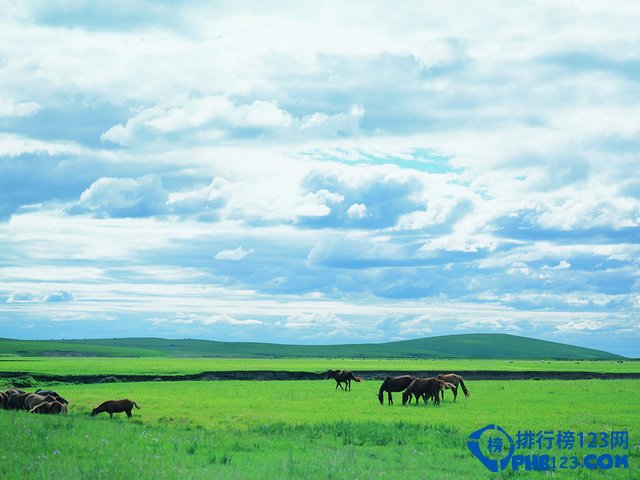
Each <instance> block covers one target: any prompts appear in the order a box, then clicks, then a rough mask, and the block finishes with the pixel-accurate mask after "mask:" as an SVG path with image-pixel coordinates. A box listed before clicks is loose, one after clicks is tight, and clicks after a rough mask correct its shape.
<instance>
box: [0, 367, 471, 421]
mask: <svg viewBox="0 0 640 480" xmlns="http://www.w3.org/2000/svg"><path fill="white" fill-rule="evenodd" d="M326 373H327V379H330V378H333V379H334V380H335V381H336V390H337V389H338V387H339V388H340V389H342V390H344V391H350V390H351V381H352V380H353V381H355V382H361V381H362V378H360V377H358V376H356V375H354V373H353V372H352V371H351V370H327V372H326ZM342 384H344V387H343V386H342ZM458 387H460V388H462V391H463V393H464V396H465V397H467V398H469V390H468V389H467V387H466V385H465V384H464V380H463V378H462V377H461V376H460V375H456V374H455V373H449V374H446V375H442V374H441V375H438V376H437V377H435V378H416V377H414V376H412V375H399V376H397V377H387V378H385V379H384V382H382V385H381V386H380V390H379V391H378V400H379V401H380V404H381V405H384V393H385V392H386V393H387V399H388V402H389V405H392V404H393V397H392V395H391V394H392V393H393V392H402V404H403V405H405V404H406V403H407V402H408V403H411V401H412V399H413V398H415V400H416V405H417V404H418V403H419V401H420V398H422V399H423V400H424V403H425V404H427V403H428V402H429V399H431V400H432V401H433V403H434V405H440V399H441V398H442V400H444V391H445V390H451V391H452V392H453V401H454V402H455V401H456V397H457V396H458ZM68 404H69V402H68V401H67V400H66V399H64V398H62V397H61V396H60V395H58V394H57V393H56V392H54V391H53V390H37V391H35V392H34V393H28V392H25V391H23V390H20V389H17V388H10V389H8V390H5V391H4V392H0V407H1V408H2V409H4V410H28V411H29V412H30V413H48V414H60V413H67V405H68ZM134 407H135V408H138V409H139V408H140V407H139V406H138V404H137V403H136V402H134V401H133V400H129V399H126V398H125V399H122V400H107V401H106V402H103V403H101V404H100V405H98V406H97V407H96V408H94V409H93V410H92V411H91V416H94V415H97V414H99V413H102V412H106V413H108V414H109V417H112V416H113V414H114V413H121V412H124V413H125V414H126V415H127V417H131V410H132V409H133V408H134Z"/></svg>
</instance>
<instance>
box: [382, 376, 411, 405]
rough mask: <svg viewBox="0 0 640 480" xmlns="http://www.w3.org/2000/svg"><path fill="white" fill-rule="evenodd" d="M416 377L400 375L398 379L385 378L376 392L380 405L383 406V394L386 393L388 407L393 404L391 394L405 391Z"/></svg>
mask: <svg viewBox="0 0 640 480" xmlns="http://www.w3.org/2000/svg"><path fill="white" fill-rule="evenodd" d="M415 379H416V377H414V376H412V375H400V376H398V377H387V378H385V379H384V382H382V385H380V390H378V400H379V401H380V405H384V392H387V400H388V401H389V405H392V404H393V397H392V396H391V392H402V391H403V390H405V389H406V388H407V387H408V386H409V385H411V382H413V381H414V380H415Z"/></svg>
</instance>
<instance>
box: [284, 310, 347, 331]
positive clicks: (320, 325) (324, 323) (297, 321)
mask: <svg viewBox="0 0 640 480" xmlns="http://www.w3.org/2000/svg"><path fill="white" fill-rule="evenodd" d="M349 326H350V324H349V322H347V321H345V320H343V319H342V318H340V317H338V316H337V315H336V314H334V313H332V312H326V313H320V312H315V313H295V314H293V315H290V316H288V317H287V320H286V322H285V324H284V327H285V328H294V329H305V330H306V329H322V330H325V331H326V330H328V329H345V328H349Z"/></svg>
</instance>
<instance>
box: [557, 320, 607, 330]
mask: <svg viewBox="0 0 640 480" xmlns="http://www.w3.org/2000/svg"><path fill="white" fill-rule="evenodd" d="M604 326H605V324H604V323H603V322H598V321H596V320H583V321H579V320H576V321H570V322H567V323H562V324H560V325H557V326H556V332H558V333H582V332H592V331H596V330H601V329H602V328H603V327H604Z"/></svg>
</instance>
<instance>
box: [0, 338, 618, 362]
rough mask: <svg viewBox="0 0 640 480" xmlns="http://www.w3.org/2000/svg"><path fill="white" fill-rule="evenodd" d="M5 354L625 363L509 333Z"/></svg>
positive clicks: (94, 345) (23, 349)
mask: <svg viewBox="0 0 640 480" xmlns="http://www.w3.org/2000/svg"><path fill="white" fill-rule="evenodd" d="M0 352H2V354H3V355H17V356H108V357H244V358H252V357H256V358H261V357H263V358H277V357H289V358H291V357H298V358H303V357H306V358H458V359H465V358H466V359H468V358H485V359H530V360H540V359H549V360H550V359H556V360H579V359H590V360H614V359H624V357H621V356H619V355H615V354H612V353H608V352H604V351H601V350H594V349H590V348H583V347H576V346H572V345H566V344H562V343H556V342H548V341H545V340H538V339H533V338H527V337H520V336H516V335H505V334H466V335H445V336H439V337H428V338H420V339H415V340H404V341H399V342H388V343H368V344H349V345H280V344H272V343H252V342H216V341H209V340H190V339H183V340H168V339H161V338H114V339H98V340H46V341H45V340H9V339H0Z"/></svg>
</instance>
